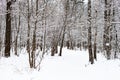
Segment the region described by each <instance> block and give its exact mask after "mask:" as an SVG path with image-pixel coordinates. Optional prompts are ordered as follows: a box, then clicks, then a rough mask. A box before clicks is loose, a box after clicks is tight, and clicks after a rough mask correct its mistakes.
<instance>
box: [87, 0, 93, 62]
mask: <svg viewBox="0 0 120 80" xmlns="http://www.w3.org/2000/svg"><path fill="white" fill-rule="evenodd" d="M91 25H92V24H91V0H88V26H89V27H88V52H89V61H90V62H91V64H93V63H94V59H93V53H92V42H91V40H92V32H91Z"/></svg>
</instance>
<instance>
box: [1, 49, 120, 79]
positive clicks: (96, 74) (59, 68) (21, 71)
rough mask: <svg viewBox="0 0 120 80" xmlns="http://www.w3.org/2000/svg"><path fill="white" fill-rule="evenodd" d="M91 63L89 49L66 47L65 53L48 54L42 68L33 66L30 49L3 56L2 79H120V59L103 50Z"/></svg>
mask: <svg viewBox="0 0 120 80" xmlns="http://www.w3.org/2000/svg"><path fill="white" fill-rule="evenodd" d="M97 57H98V61H97V62H95V64H93V65H90V64H89V63H88V52H87V51H79V50H76V51H75V50H74V51H72V50H67V49H66V48H64V49H63V56H62V57H59V56H57V55H56V56H54V57H51V56H49V55H48V56H45V58H44V59H43V61H42V64H41V69H40V71H37V70H33V69H29V64H28V56H27V53H25V52H22V54H20V56H19V57H17V56H14V55H13V56H12V57H10V58H4V57H2V58H1V59H0V80H120V79H119V75H120V60H118V59H116V60H109V61H107V60H106V59H105V58H104V56H102V55H101V54H98V55H97Z"/></svg>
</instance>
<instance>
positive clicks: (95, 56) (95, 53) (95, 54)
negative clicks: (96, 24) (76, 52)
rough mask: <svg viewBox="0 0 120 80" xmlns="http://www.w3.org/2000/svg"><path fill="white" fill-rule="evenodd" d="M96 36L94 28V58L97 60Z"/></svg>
mask: <svg viewBox="0 0 120 80" xmlns="http://www.w3.org/2000/svg"><path fill="white" fill-rule="evenodd" d="M96 38H97V28H96V30H95V39H94V59H95V60H97V43H96Z"/></svg>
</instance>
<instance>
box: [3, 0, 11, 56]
mask: <svg viewBox="0 0 120 80" xmlns="http://www.w3.org/2000/svg"><path fill="white" fill-rule="evenodd" d="M11 4H12V1H7V8H6V10H7V13H6V31H5V57H9V56H10V48H11Z"/></svg>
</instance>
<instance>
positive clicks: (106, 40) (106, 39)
mask: <svg viewBox="0 0 120 80" xmlns="http://www.w3.org/2000/svg"><path fill="white" fill-rule="evenodd" d="M104 20H105V26H104V36H103V49H104V50H105V53H106V56H107V59H108V60H109V59H110V55H111V38H112V37H111V34H110V31H111V0H110V1H109V0H105V11H104Z"/></svg>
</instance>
